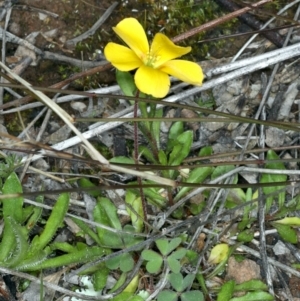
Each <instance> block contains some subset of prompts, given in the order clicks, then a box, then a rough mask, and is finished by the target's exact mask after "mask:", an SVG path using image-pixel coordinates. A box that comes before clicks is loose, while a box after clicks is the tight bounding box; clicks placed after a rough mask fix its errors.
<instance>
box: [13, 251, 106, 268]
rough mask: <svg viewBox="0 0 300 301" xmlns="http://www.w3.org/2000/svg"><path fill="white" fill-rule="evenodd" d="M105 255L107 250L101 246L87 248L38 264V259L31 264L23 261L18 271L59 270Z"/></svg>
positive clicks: (34, 259)
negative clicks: (58, 268) (59, 268)
mask: <svg viewBox="0 0 300 301" xmlns="http://www.w3.org/2000/svg"><path fill="white" fill-rule="evenodd" d="M104 255H106V250H105V249H103V248H100V247H99V246H97V247H85V248H84V249H82V250H78V251H77V252H73V253H69V254H65V255H61V256H56V257H53V258H49V259H46V260H42V261H38V262H37V258H33V259H32V261H31V263H29V262H26V261H23V262H22V263H21V264H20V265H19V266H17V267H16V269H17V270H21V271H40V270H43V269H49V268H57V267H62V266H66V265H70V264H80V263H85V262H90V261H94V260H96V259H99V258H101V257H102V256H104Z"/></svg>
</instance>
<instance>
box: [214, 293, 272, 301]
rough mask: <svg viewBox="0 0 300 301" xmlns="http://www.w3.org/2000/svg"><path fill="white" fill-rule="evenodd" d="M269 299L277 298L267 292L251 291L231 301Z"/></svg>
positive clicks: (260, 300)
mask: <svg viewBox="0 0 300 301" xmlns="http://www.w3.org/2000/svg"><path fill="white" fill-rule="evenodd" d="M269 300H270V301H271V300H275V298H274V296H272V295H271V294H269V293H266V292H249V293H247V294H246V295H244V296H241V297H235V298H232V299H230V301H269ZM220 301H221V299H220Z"/></svg>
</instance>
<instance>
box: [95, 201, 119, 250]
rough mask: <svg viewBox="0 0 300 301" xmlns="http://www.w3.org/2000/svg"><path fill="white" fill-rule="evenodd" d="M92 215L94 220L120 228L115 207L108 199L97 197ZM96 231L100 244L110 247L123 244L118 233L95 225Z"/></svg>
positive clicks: (117, 246)
mask: <svg viewBox="0 0 300 301" xmlns="http://www.w3.org/2000/svg"><path fill="white" fill-rule="evenodd" d="M93 215H94V220H95V222H97V223H99V224H102V225H105V226H109V227H111V228H114V229H116V230H122V226H121V223H120V220H119V217H118V214H117V208H116V207H115V205H114V204H113V203H112V202H111V201H110V200H109V199H107V198H98V202H97V204H96V206H95V209H94V211H93ZM97 233H98V236H99V238H100V241H101V243H102V245H104V246H107V247H112V248H120V247H122V246H123V243H122V240H121V237H120V235H119V234H118V233H114V232H112V231H109V230H107V229H104V228H100V227H97Z"/></svg>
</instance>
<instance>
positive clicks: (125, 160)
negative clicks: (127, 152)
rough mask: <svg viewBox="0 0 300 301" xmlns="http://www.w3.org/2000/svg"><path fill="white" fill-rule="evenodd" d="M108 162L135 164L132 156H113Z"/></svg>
mask: <svg viewBox="0 0 300 301" xmlns="http://www.w3.org/2000/svg"><path fill="white" fill-rule="evenodd" d="M109 162H110V163H119V164H135V162H134V160H133V159H132V158H128V157H125V156H118V157H113V158H111V159H110V160H109Z"/></svg>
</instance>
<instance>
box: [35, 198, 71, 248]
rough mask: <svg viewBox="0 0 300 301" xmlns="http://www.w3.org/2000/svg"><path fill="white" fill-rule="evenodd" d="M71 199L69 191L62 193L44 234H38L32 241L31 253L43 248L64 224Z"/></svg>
mask: <svg viewBox="0 0 300 301" xmlns="http://www.w3.org/2000/svg"><path fill="white" fill-rule="evenodd" d="M69 201H70V197H69V194H68V193H62V194H61V195H60V196H59V197H58V199H57V201H56V203H55V205H54V207H53V209H52V212H51V214H50V216H49V218H48V220H47V223H46V225H45V227H44V230H43V232H42V234H41V235H40V236H36V237H35V238H34V240H33V241H32V243H31V246H30V253H31V254H34V253H36V252H38V251H40V250H42V249H43V248H44V247H46V245H47V244H48V243H49V242H50V241H51V240H52V239H53V236H54V235H55V233H56V231H57V229H58V228H59V227H61V226H62V224H63V220H64V218H65V215H66V213H67V211H68V208H69Z"/></svg>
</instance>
